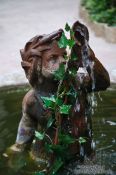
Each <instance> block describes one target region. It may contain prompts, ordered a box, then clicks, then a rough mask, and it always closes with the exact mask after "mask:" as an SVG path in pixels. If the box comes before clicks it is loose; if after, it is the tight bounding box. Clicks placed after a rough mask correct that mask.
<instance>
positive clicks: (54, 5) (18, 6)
mask: <svg viewBox="0 0 116 175" xmlns="http://www.w3.org/2000/svg"><path fill="white" fill-rule="evenodd" d="M79 2H80V0H73V1H71V0H50V1H48V0H33V1H32V0H20V1H19V0H12V1H11V0H0V86H4V85H10V84H20V83H25V82H26V78H25V75H24V72H23V70H22V68H21V66H20V61H21V58H20V54H19V49H20V48H23V46H24V44H25V42H26V41H28V40H29V39H30V38H31V37H33V36H35V35H37V34H43V33H49V32H52V31H54V30H56V29H59V28H63V27H64V24H65V23H66V22H68V23H69V24H73V22H74V21H75V20H81V19H80V17H79ZM90 45H91V47H92V49H93V50H94V51H95V53H96V56H97V57H98V58H99V59H100V61H101V62H102V63H103V65H104V66H105V67H106V68H107V70H108V71H109V73H110V77H111V80H112V81H114V82H116V45H115V44H111V43H107V42H106V41H105V40H103V39H101V38H98V37H95V35H94V34H93V32H92V31H90Z"/></svg>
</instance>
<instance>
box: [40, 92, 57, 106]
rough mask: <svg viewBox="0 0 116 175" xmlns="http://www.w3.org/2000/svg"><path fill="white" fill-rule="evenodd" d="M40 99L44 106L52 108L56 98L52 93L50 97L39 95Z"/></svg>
mask: <svg viewBox="0 0 116 175" xmlns="http://www.w3.org/2000/svg"><path fill="white" fill-rule="evenodd" d="M41 99H42V100H43V102H44V106H45V107H46V108H51V109H54V105H55V102H56V99H55V97H54V96H53V95H52V96H51V97H42V96H41Z"/></svg>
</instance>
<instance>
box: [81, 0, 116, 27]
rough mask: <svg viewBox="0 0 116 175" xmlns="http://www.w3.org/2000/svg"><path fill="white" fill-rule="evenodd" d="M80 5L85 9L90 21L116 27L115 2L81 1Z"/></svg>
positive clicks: (103, 0)
mask: <svg viewBox="0 0 116 175" xmlns="http://www.w3.org/2000/svg"><path fill="white" fill-rule="evenodd" d="M82 5H84V6H85V7H86V9H87V10H88V12H89V14H90V17H91V19H92V20H95V21H97V22H102V23H107V24H108V25H111V26H116V1H115V0H111V1H109V0H101V1H98V0H82Z"/></svg>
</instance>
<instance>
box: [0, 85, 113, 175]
mask: <svg viewBox="0 0 116 175" xmlns="http://www.w3.org/2000/svg"><path fill="white" fill-rule="evenodd" d="M28 90H29V87H27V86H19V87H8V88H2V89H0V175H28V174H30V175H32V174H36V173H34V172H37V166H36V165H35V163H34V162H32V161H31V160H30V158H27V157H28V156H25V155H24V154H23V155H20V156H16V155H14V156H12V157H11V159H12V160H9V159H8V158H7V157H5V155H4V152H5V151H6V149H7V148H8V147H9V146H11V145H12V144H13V143H14V142H15V138H16V132H17V127H18V123H19V120H20V117H21V103H22V99H23V96H24V94H26V92H27V91H28ZM96 96H97V101H98V106H97V108H96V109H95V112H94V115H93V117H92V120H93V134H94V135H93V140H94V142H95V145H96V146H95V150H96V156H95V162H96V165H97V166H96V168H99V167H100V166H101V167H103V169H104V172H102V174H116V86H115V85H114V86H112V87H111V88H109V89H108V90H107V91H104V92H101V93H100V95H98V94H96ZM25 157H26V158H25ZM83 166H84V165H83ZM88 166H89V165H88ZM77 174H81V173H77ZM94 174H98V173H94Z"/></svg>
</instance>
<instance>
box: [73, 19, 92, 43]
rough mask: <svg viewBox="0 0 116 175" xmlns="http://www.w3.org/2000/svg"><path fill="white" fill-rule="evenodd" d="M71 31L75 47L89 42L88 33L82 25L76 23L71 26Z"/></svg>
mask: <svg viewBox="0 0 116 175" xmlns="http://www.w3.org/2000/svg"><path fill="white" fill-rule="evenodd" d="M72 29H73V31H74V37H75V41H76V44H77V45H79V46H83V45H84V44H85V42H86V41H87V42H88V41H89V31H88V29H87V27H86V26H85V25H84V24H82V23H80V22H79V21H76V22H75V23H74V24H73V26H72Z"/></svg>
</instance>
